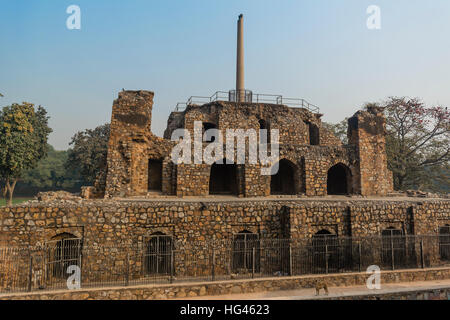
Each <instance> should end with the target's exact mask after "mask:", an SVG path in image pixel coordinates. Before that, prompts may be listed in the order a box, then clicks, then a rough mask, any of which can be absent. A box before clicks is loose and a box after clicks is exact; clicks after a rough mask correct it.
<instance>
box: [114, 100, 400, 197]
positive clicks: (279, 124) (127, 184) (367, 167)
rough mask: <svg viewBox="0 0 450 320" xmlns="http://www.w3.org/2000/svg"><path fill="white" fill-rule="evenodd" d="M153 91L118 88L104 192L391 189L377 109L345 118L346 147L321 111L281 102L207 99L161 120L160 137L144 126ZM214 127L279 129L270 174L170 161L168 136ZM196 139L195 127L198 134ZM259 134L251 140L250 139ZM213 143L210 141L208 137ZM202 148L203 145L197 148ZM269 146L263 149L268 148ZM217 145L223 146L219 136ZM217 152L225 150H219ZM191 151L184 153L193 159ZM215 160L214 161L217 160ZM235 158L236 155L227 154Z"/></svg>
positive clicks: (253, 167)
mask: <svg viewBox="0 0 450 320" xmlns="http://www.w3.org/2000/svg"><path fill="white" fill-rule="evenodd" d="M152 107H153V93H152V92H149V91H123V92H120V93H119V98H118V99H117V100H116V101H115V102H114V105H113V111H112V118H111V136H110V141H109V150H108V166H107V176H106V185H105V196H106V197H107V198H111V197H121V198H126V197H132V196H143V197H145V196H147V195H149V196H151V197H154V196H156V195H157V194H158V193H159V194H161V195H173V196H175V195H176V196H178V197H184V196H201V197H204V196H209V195H217V194H228V195H234V196H239V197H267V196H270V195H298V196H301V195H305V196H325V195H339V194H341V195H342V194H345V195H362V196H386V195H388V194H389V193H390V192H392V173H391V172H390V171H389V170H388V168H387V159H386V150H385V119H384V116H383V110H382V109H381V108H376V107H369V108H368V109H367V110H366V111H358V112H357V113H356V114H355V115H354V116H353V117H351V118H350V119H349V130H348V141H349V144H348V145H343V144H342V142H341V141H340V140H339V139H338V138H337V137H335V136H334V135H333V133H332V132H331V131H330V130H328V129H327V128H325V127H324V126H323V125H322V122H321V116H322V115H321V114H319V113H314V112H312V111H310V110H308V109H306V108H295V107H289V106H286V105H282V104H268V103H252V102H230V101H214V102H211V103H206V104H203V105H189V106H187V108H186V110H184V111H181V112H180V111H175V112H172V114H171V115H170V117H169V120H168V125H167V129H166V131H165V132H164V139H163V138H160V137H157V136H155V135H154V134H153V133H152V131H151V119H152V117H151V115H152ZM195 121H199V122H201V123H202V124H203V125H202V128H203V130H207V129H211V128H215V129H218V130H220V131H221V132H222V135H223V137H225V136H226V133H225V131H226V130H227V129H243V130H248V129H253V130H255V132H260V129H266V130H273V129H277V130H278V131H279V153H280V155H279V159H278V160H277V161H278V163H279V170H278V173H277V174H275V175H262V174H261V170H260V169H261V166H262V165H261V164H260V163H257V164H250V163H249V161H248V148H249V146H248V144H247V145H246V148H247V150H246V151H247V159H246V163H245V164H231V165H230V164H226V161H223V162H224V163H223V164H217V163H215V164H212V165H207V164H204V163H202V164H195V163H192V164H174V163H173V161H172V159H171V151H172V149H173V147H174V146H175V144H176V142H175V141H171V139H170V138H171V135H172V133H173V131H174V130H176V129H180V128H183V129H186V130H188V131H189V132H190V136H191V137H194V122H195ZM200 134H202V136H203V132H202V133H200ZM258 138H259V137H258ZM214 143H216V142H214ZM208 145H209V143H208V142H204V143H203V145H202V148H203V150H204V149H205V148H207V146H208ZM268 148H269V149H270V147H268ZM223 149H224V150H226V142H225V139H224V142H223ZM224 154H225V152H224ZM193 155H194V151H192V158H193V157H194V156H193ZM219 160H222V159H219ZM230 160H233V162H234V163H237V161H236V158H234V159H230Z"/></svg>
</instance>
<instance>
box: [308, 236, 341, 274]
mask: <svg viewBox="0 0 450 320" xmlns="http://www.w3.org/2000/svg"><path fill="white" fill-rule="evenodd" d="M337 267H338V240H337V236H336V235H335V234H334V233H331V232H330V231H328V230H325V229H322V230H320V231H318V232H316V233H315V234H314V235H313V237H312V273H329V272H331V271H335V270H337Z"/></svg>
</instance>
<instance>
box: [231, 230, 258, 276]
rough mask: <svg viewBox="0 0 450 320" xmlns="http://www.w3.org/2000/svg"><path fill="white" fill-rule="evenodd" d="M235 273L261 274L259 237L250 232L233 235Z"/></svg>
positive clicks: (245, 231) (244, 231)
mask: <svg viewBox="0 0 450 320" xmlns="http://www.w3.org/2000/svg"><path fill="white" fill-rule="evenodd" d="M232 257H233V261H232V265H233V272H235V273H250V272H252V271H253V268H255V272H259V260H260V252H259V236H258V234H256V233H252V232H250V231H248V230H243V231H241V232H239V233H236V234H235V235H233V255H232Z"/></svg>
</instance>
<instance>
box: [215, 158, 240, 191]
mask: <svg viewBox="0 0 450 320" xmlns="http://www.w3.org/2000/svg"><path fill="white" fill-rule="evenodd" d="M222 161H223V163H222V164H219V163H214V164H213V165H212V166H211V174H210V177H209V194H212V195H221V194H225V195H227V194H230V195H237V193H238V186H237V166H236V165H235V164H226V160H225V159H224V160H222Z"/></svg>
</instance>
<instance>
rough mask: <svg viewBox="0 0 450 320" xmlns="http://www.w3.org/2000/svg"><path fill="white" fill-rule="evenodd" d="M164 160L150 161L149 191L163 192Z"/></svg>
mask: <svg viewBox="0 0 450 320" xmlns="http://www.w3.org/2000/svg"><path fill="white" fill-rule="evenodd" d="M162 167H163V164H162V160H153V159H150V160H149V161H148V190H149V191H162Z"/></svg>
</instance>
